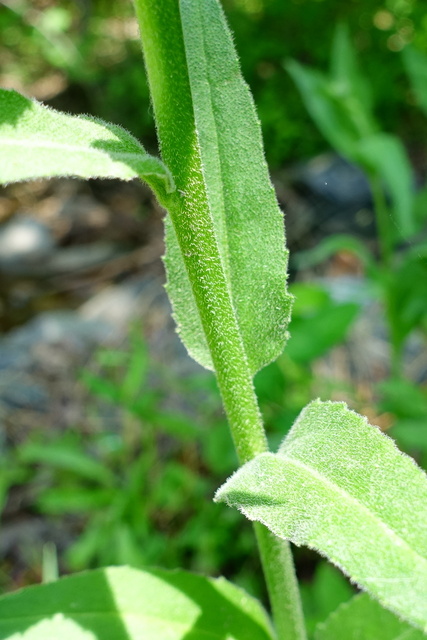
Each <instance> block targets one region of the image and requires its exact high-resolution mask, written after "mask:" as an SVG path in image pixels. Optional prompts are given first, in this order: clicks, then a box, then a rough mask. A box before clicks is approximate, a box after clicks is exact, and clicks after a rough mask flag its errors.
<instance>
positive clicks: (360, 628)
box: [314, 593, 427, 640]
mask: <svg viewBox="0 0 427 640" xmlns="http://www.w3.org/2000/svg"><path fill="white" fill-rule="evenodd" d="M426 637H427V636H426V635H425V634H424V633H423V632H422V631H419V630H418V629H414V627H411V626H410V625H408V624H407V623H406V622H403V620H400V619H399V618H398V617H397V616H395V615H394V614H393V613H391V612H390V611H387V610H386V609H383V608H382V607H381V605H380V604H378V602H376V601H375V600H372V598H370V597H369V596H368V594H367V593H362V594H360V595H357V596H355V597H354V598H352V599H351V600H349V601H348V602H345V603H344V604H341V605H340V606H339V607H338V609H337V610H336V611H334V613H332V614H331V615H330V616H329V617H328V618H327V619H326V621H325V622H323V623H321V624H319V625H318V627H317V629H316V632H315V635H314V640H337V638H345V639H346V640H373V638H375V640H423V638H426Z"/></svg>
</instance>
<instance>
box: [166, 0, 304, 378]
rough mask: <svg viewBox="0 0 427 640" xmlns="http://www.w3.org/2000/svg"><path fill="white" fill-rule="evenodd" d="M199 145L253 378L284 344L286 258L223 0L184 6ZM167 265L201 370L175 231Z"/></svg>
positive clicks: (198, 330) (197, 328)
mask: <svg viewBox="0 0 427 640" xmlns="http://www.w3.org/2000/svg"><path fill="white" fill-rule="evenodd" d="M180 9H181V20H182V29H183V36H184V45H185V54H186V60H187V65H188V73H189V82H190V89H191V96H192V103H193V109H194V117H195V126H196V131H197V142H198V146H199V150H200V156H201V165H202V171H203V179H204V182H205V187H206V191H207V197H208V205H209V210H210V215H211V217H212V222H213V227H214V231H215V236H216V241H217V244H218V248H219V252H220V257H221V264H222V269H223V271H224V274H225V276H226V280H227V282H228V287H229V294H230V296H231V299H232V304H233V308H234V311H235V314H236V317H237V321H238V325H239V330H240V334H241V338H242V341H243V345H244V348H245V352H246V356H247V359H248V363H249V367H250V370H251V372H252V373H255V372H256V371H258V370H259V369H260V368H262V367H263V366H264V365H266V364H268V363H269V362H271V361H272V360H274V359H275V358H276V357H277V356H278V355H279V354H280V353H281V352H282V351H283V347H284V344H285V342H286V337H287V334H286V326H287V324H288V321H289V314H290V300H291V299H290V296H289V295H288V294H287V293H286V270H287V251H286V249H285V238H284V224H283V215H282V213H281V212H280V210H279V207H278V204H277V200H276V197H275V193H274V190H273V187H272V185H271V182H270V179H269V176H268V169H267V165H266V162H265V159H264V153H263V147H262V138H261V129H260V124H259V121H258V118H257V116H256V111H255V106H254V103H253V100H252V97H251V95H250V91H249V88H248V86H247V85H246V83H245V82H244V80H243V78H242V75H241V72H240V68H239V63H238V59H237V55H236V52H235V49H234V45H233V41H232V37H231V34H230V32H229V30H228V27H227V25H226V22H225V18H224V15H223V13H222V10H221V7H220V5H219V3H218V2H216V1H213V0H203V1H200V0H191V1H189V0H182V1H181V3H180ZM166 264H167V267H168V273H169V285H168V292H169V294H170V296H171V299H172V302H173V305H174V310H175V314H176V317H177V321H178V324H179V325H180V327H181V329H180V333H181V337H182V339H183V341H184V343H185V344H186V346H187V348H188V349H189V351H190V353H191V354H192V355H193V356H194V357H195V358H196V359H197V360H198V361H199V362H200V363H201V364H203V365H204V366H207V367H208V368H211V367H212V364H211V357H210V354H209V351H208V348H207V344H206V340H205V337H204V333H203V330H202V326H201V323H200V320H199V315H198V311H197V308H196V305H195V301H194V297H193V295H192V291H191V286H190V281H189V278H188V274H187V270H186V269H185V267H184V264H183V257H182V255H181V253H180V251H179V250H178V247H177V241H176V237H175V235H174V233H173V231H172V228H171V227H169V228H168V232H167V256H166Z"/></svg>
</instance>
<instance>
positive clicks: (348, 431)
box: [216, 401, 427, 630]
mask: <svg viewBox="0 0 427 640" xmlns="http://www.w3.org/2000/svg"><path fill="white" fill-rule="evenodd" d="M216 499H217V500H222V501H225V502H227V503H228V504H229V505H231V506H234V507H237V508H238V509H240V510H241V511H242V512H243V513H244V514H245V515H246V516H247V517H248V518H249V519H251V520H259V521H260V522H263V523H264V524H265V525H266V526H267V527H268V528H269V529H271V531H273V533H275V534H276V535H277V536H279V537H281V538H286V539H288V540H292V541H293V542H295V543H296V544H297V545H307V546H309V547H311V548H313V549H317V550H318V551H319V552H320V553H321V554H322V555H324V556H327V557H328V558H329V559H330V560H332V562H333V563H334V564H336V565H337V566H339V567H340V568H341V569H342V570H343V571H344V572H345V573H346V574H347V575H349V576H350V578H351V579H352V580H353V581H354V582H356V583H357V584H358V585H360V586H361V587H362V588H363V589H365V590H366V591H368V592H370V593H371V594H372V595H373V596H374V597H375V598H376V599H378V600H379V602H380V603H382V604H383V605H384V606H385V607H387V608H389V609H390V610H392V611H394V612H395V613H397V614H399V615H401V616H402V617H403V618H405V619H406V620H408V621H409V622H411V623H412V624H414V625H418V626H419V627H420V628H421V629H423V630H427V606H426V603H427V476H426V475H425V473H424V472H423V471H421V469H419V468H418V467H417V466H416V464H415V463H414V461H413V460H412V459H411V458H409V457H408V456H406V455H404V454H402V453H401V452H400V451H399V450H398V449H397V447H396V445H395V444H394V442H393V440H391V438H389V437H388V436H386V435H384V434H383V433H381V431H380V430H379V429H377V428H376V427H372V426H371V425H369V424H368V423H367V422H366V420H365V418H362V417H361V416H359V415H358V414H356V413H354V412H352V411H350V410H349V409H347V407H346V406H345V404H344V403H332V402H320V401H316V402H313V403H311V404H310V405H308V407H306V409H305V410H304V411H303V412H302V413H301V414H300V416H299V418H298V419H297V421H296V423H295V424H294V426H293V427H292V430H291V431H290V433H289V435H288V437H287V438H285V440H284V442H283V443H282V445H281V447H280V449H279V451H278V453H277V454H272V453H266V454H262V455H260V456H258V457H257V458H255V459H254V460H253V461H251V462H249V463H247V464H245V465H244V466H243V467H242V468H241V469H239V471H237V472H236V473H235V475H234V476H232V477H231V478H230V479H229V480H228V481H227V482H226V483H225V485H223V486H222V487H221V488H220V489H219V491H218V493H217V496H216Z"/></svg>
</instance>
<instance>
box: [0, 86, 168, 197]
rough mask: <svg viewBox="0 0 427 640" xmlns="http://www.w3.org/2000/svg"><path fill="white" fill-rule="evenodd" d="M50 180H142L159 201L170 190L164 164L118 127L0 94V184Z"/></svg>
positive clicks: (2, 91) (12, 93)
mask: <svg viewBox="0 0 427 640" xmlns="http://www.w3.org/2000/svg"><path fill="white" fill-rule="evenodd" d="M55 176H74V177H77V178H120V179H121V180H132V179H133V178H141V179H143V180H145V181H146V182H147V183H148V184H149V185H150V186H152V188H153V189H154V191H155V192H156V194H157V195H158V197H159V198H160V199H162V200H163V199H165V198H166V197H167V194H169V193H171V192H173V191H174V184H173V180H172V176H171V174H170V173H169V171H168V169H167V168H166V167H165V166H164V164H163V163H162V162H161V161H160V160H159V159H158V158H155V157H154V156H150V155H148V154H147V153H146V152H145V150H144V148H143V147H142V146H141V144H140V143H139V142H138V141H137V140H136V139H135V138H134V137H133V136H131V134H130V133H128V132H127V131H125V130H124V129H122V128H121V127H119V126H117V125H114V124H108V123H106V122H102V121H101V120H98V119H97V118H91V117H89V116H70V115H68V114H66V113H61V112H59V111H54V110H53V109H49V108H48V107H45V106H43V105H42V104H40V103H39V102H36V101H35V100H29V99H28V98H25V97H24V96H22V95H20V94H19V93H17V92H16V91H8V90H5V89H0V182H1V183H3V184H7V183H9V182H19V181H21V180H32V179H35V178H52V177H55Z"/></svg>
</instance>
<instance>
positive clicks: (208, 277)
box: [134, 0, 305, 640]
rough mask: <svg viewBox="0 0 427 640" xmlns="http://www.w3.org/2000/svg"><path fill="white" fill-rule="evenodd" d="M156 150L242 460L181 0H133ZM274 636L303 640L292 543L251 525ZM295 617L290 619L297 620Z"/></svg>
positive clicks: (254, 443) (238, 392)
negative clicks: (169, 180)
mask: <svg viewBox="0 0 427 640" xmlns="http://www.w3.org/2000/svg"><path fill="white" fill-rule="evenodd" d="M134 2H135V6H136V12H137V16H138V20H139V25H140V30H141V39H142V44H143V52H144V59H145V65H146V69H147V75H148V80H149V84H150V90H151V96H152V101H153V107H154V113H155V118H156V123H157V129H158V136H159V141H160V147H161V154H162V158H163V160H164V162H165V163H166V165H167V166H168V168H169V169H170V171H171V173H172V175H173V177H174V180H175V183H176V185H177V189H178V194H179V195H175V196H174V197H172V198H170V200H169V203H167V207H168V210H169V213H170V216H171V220H172V223H173V226H174V230H175V233H176V236H177V239H178V243H179V245H180V248H181V251H182V254H183V256H184V261H185V266H186V269H187V271H188V275H189V279H190V282H191V285H192V290H193V295H194V298H195V301H196V304H197V308H198V310H199V314H200V318H201V322H202V326H203V329H204V333H205V335H206V340H207V343H208V346H209V349H210V352H211V356H212V361H213V363H214V367H215V371H216V375H217V380H218V386H219V389H220V392H221V395H222V398H223V402H224V408H225V411H226V414H227V417H228V421H229V424H230V428H231V432H232V435H233V440H234V443H235V446H236V451H237V454H238V457H239V461H240V462H241V463H244V462H246V461H248V460H250V459H252V458H253V457H255V456H256V455H258V454H259V453H262V452H264V451H266V450H267V440H266V437H265V432H264V427H263V424H262V419H261V415H260V411H259V408H258V403H257V398H256V395H255V391H254V387H253V382H252V374H251V372H250V369H249V366H248V363H247V359H246V354H245V350H244V346H243V342H242V339H241V336H240V332H239V326H238V323H237V319H236V315H235V312H234V308H233V304H232V301H231V298H230V292H229V288H228V283H227V280H226V275H225V272H224V268H223V265H222V262H221V257H220V253H219V248H218V244H217V241H216V236H215V230H214V226H213V221H212V217H211V214H210V210H209V204H208V200H207V194H206V187H205V184H204V180H203V174H202V166H201V160H200V153H199V148H198V141H197V136H196V130H195V123H194V115H193V108H192V100H191V91H190V86H189V80H188V72H187V63H186V58H185V50H184V43H183V35H182V28H181V19H180V14H179V3H178V0H157V1H156V2H147V1H145V0H134ZM256 532H257V538H258V544H259V547H260V552H261V556H262V561H263V567H264V571H265V574H266V581H267V585H268V589H269V593H270V596H271V602H272V609H273V614H274V616H275V617H277V620H276V626H277V633H278V639H279V640H304V638H305V632H304V626H303V622H302V615H301V607H300V603H299V592H298V586H297V583H296V579H295V573H294V569H293V564H292V558H291V552H290V550H289V545H288V544H287V543H283V542H280V541H276V539H275V538H274V536H272V534H270V533H269V532H268V531H267V529H265V528H264V527H263V526H262V525H257V526H256ZM296 617H297V618H299V620H300V621H299V623H295V618H296Z"/></svg>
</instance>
